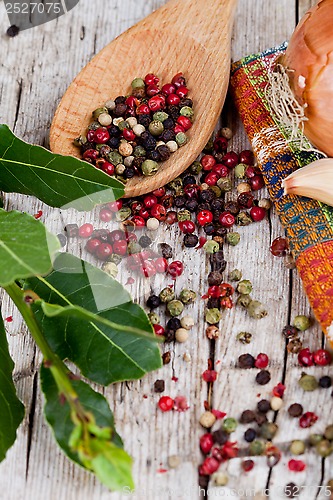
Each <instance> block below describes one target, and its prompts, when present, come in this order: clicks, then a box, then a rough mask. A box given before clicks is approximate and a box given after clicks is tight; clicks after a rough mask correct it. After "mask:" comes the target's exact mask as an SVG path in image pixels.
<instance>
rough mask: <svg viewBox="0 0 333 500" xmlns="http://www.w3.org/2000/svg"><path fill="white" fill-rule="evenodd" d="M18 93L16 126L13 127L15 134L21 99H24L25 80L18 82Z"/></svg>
mask: <svg viewBox="0 0 333 500" xmlns="http://www.w3.org/2000/svg"><path fill="white" fill-rule="evenodd" d="M18 84H19V86H18V92H17V103H16V109H15V118H14V125H13V131H14V132H15V128H16V124H17V120H18V115H19V111H20V106H21V98H22V89H23V80H22V78H21V80H20V81H19V82H18Z"/></svg>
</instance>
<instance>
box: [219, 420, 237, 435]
mask: <svg viewBox="0 0 333 500" xmlns="http://www.w3.org/2000/svg"><path fill="white" fill-rule="evenodd" d="M236 429H237V420H236V419H235V418H231V417H228V418H225V419H224V420H223V422H222V430H224V431H226V432H227V433H228V434H231V433H232V432H235V430H236Z"/></svg>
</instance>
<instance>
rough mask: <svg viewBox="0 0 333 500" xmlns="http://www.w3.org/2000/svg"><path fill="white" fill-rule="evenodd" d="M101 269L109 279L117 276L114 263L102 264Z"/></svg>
mask: <svg viewBox="0 0 333 500" xmlns="http://www.w3.org/2000/svg"><path fill="white" fill-rule="evenodd" d="M102 269H103V271H104V272H105V273H107V274H108V275H109V276H111V278H116V277H117V274H118V267H117V264H115V263H114V262H104V264H103V266H102Z"/></svg>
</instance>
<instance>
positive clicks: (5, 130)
mask: <svg viewBox="0 0 333 500" xmlns="http://www.w3.org/2000/svg"><path fill="white" fill-rule="evenodd" d="M0 190H1V191H5V192H6V193H12V192H15V193H21V194H27V195H32V196H36V197H37V198H39V199H40V200H42V201H44V202H45V203H47V204H48V205H50V206H52V207H62V208H76V209H77V210H80V211H84V210H85V211H89V210H92V209H93V208H94V206H95V205H98V204H101V203H107V202H110V201H114V200H115V199H118V198H120V197H121V196H122V195H123V194H124V185H123V184H122V183H121V182H119V181H117V180H116V179H114V178H112V177H110V176H109V175H107V174H105V173H104V172H102V171H101V170H98V169H97V168H95V167H94V166H92V165H90V164H89V163H87V162H86V161H83V160H79V159H78V158H74V157H73V156H63V155H59V154H55V153H51V152H50V151H48V150H47V149H45V148H43V147H41V146H34V145H32V144H28V143H26V142H24V141H22V140H21V139H19V138H18V137H16V136H15V135H14V134H13V132H12V131H11V130H10V129H9V127H8V126H7V125H0Z"/></svg>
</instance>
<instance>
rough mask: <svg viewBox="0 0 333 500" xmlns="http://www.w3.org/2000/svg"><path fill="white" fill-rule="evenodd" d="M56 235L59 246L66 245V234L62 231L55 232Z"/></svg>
mask: <svg viewBox="0 0 333 500" xmlns="http://www.w3.org/2000/svg"><path fill="white" fill-rule="evenodd" d="M57 236H58V240H59V243H60V246H61V247H64V246H65V245H66V243H67V238H66V236H65V235H64V234H63V233H59V234H57Z"/></svg>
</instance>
